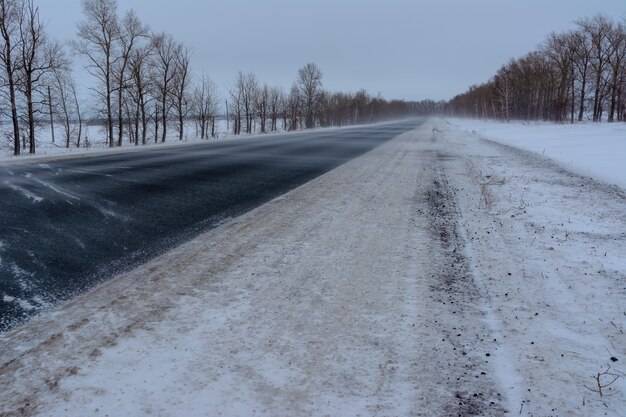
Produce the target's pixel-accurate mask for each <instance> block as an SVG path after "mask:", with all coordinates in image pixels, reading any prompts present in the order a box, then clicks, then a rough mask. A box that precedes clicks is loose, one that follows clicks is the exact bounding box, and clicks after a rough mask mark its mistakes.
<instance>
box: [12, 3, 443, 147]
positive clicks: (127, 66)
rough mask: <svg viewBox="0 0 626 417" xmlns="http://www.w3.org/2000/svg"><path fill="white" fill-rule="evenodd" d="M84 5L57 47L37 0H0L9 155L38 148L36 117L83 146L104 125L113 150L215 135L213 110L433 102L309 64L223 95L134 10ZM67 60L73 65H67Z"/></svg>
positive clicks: (411, 110)
mask: <svg viewBox="0 0 626 417" xmlns="http://www.w3.org/2000/svg"><path fill="white" fill-rule="evenodd" d="M81 7H82V20H81V21H80V22H78V24H77V27H76V37H75V39H74V40H72V41H71V42H69V43H68V44H61V43H59V42H57V41H55V40H54V39H51V38H50V37H49V36H48V35H47V33H46V27H45V24H43V23H42V22H43V21H45V16H40V13H39V9H38V7H37V5H36V2H35V1H34V0H0V31H1V34H2V40H1V42H2V47H1V50H0V61H1V64H0V65H1V73H0V117H1V118H2V121H3V125H5V129H3V134H4V137H3V138H2V141H3V143H2V145H3V146H5V147H9V148H10V149H11V150H12V152H13V154H15V155H19V154H21V153H23V152H28V153H35V152H36V147H37V142H38V138H37V137H36V135H37V129H36V127H37V125H42V124H45V126H50V127H51V134H52V141H53V142H54V141H55V140H56V143H57V144H58V145H57V146H65V147H70V146H76V147H80V146H83V145H84V146H87V145H89V144H88V143H85V142H86V141H88V139H87V138H85V134H84V132H85V129H84V127H85V124H86V123H90V124H99V125H104V126H106V129H105V131H106V140H107V143H108V146H110V147H114V146H121V145H122V144H124V143H131V144H135V145H141V144H144V145H145V144H148V143H153V142H165V141H166V138H167V137H168V133H171V132H170V131H173V132H176V134H177V137H178V138H179V139H181V140H182V139H183V137H184V135H185V134H187V133H190V132H185V129H191V130H193V132H191V133H192V134H194V135H197V136H198V137H200V138H203V139H208V138H214V137H216V135H217V130H216V119H217V118H218V117H219V118H227V119H228V126H229V130H230V131H231V132H232V134H242V133H246V134H251V133H255V132H258V133H266V132H271V131H276V130H279V129H280V130H296V129H304V128H313V127H326V126H343V125H349V124H362V123H370V122H377V121H381V120H385V119H388V118H391V117H401V116H409V115H414V114H417V113H418V112H424V111H429V112H430V111H433V109H434V103H433V102H430V101H424V102H420V103H416V102H405V101H402V100H391V101H388V100H386V99H383V98H382V97H380V96H372V95H370V94H368V93H367V91H365V90H360V91H358V92H356V93H347V92H331V91H326V90H325V89H324V88H323V83H322V80H323V75H322V71H321V70H320V68H318V67H317V65H315V64H313V63H309V64H306V65H304V66H303V67H302V68H301V69H300V70H299V71H298V73H297V74H295V76H296V78H295V80H294V82H293V86H292V87H291V89H290V90H289V91H284V90H283V89H281V88H279V87H275V86H269V85H267V84H266V83H263V82H262V81H260V80H258V79H257V77H256V76H255V75H254V74H253V73H244V72H239V73H238V74H236V75H235V76H234V78H233V80H231V81H230V82H229V81H225V80H221V81H220V83H222V82H224V83H225V84H226V85H228V86H229V87H228V92H227V94H224V95H225V97H223V96H222V95H221V94H220V93H219V89H218V87H217V84H216V82H215V81H214V80H212V79H211V78H210V77H209V76H207V73H209V72H210V68H209V69H200V70H199V71H197V70H195V69H193V68H191V58H192V54H193V51H192V50H191V49H190V48H188V47H187V46H186V45H185V44H184V42H181V41H179V40H177V39H176V38H175V37H174V36H173V35H171V34H169V33H165V32H154V31H153V30H151V29H150V28H149V27H148V26H147V25H146V24H144V23H143V22H142V21H141V18H140V17H139V16H138V15H137V14H136V13H135V12H134V11H133V10H127V11H122V10H119V8H118V4H117V1H116V0H83V1H82V4H81ZM74 57H79V58H80V59H79V60H78V61H77V62H80V64H78V65H72V60H73V59H74ZM74 71H76V72H77V71H86V72H87V73H88V74H89V76H90V78H91V80H92V83H91V87H90V88H89V91H79V89H78V88H77V83H76V74H75V72H74ZM5 131H6V132H5ZM55 132H56V134H55ZM47 137H48V135H47ZM170 137H171V136H170Z"/></svg>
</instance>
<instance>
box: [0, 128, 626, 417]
mask: <svg viewBox="0 0 626 417" xmlns="http://www.w3.org/2000/svg"><path fill="white" fill-rule="evenodd" d="M433 125H436V126H438V127H439V128H440V129H442V130H443V134H438V135H437V137H436V138H435V137H433V136H432V134H431V130H430V129H431V128H432V127H433ZM625 231H626V197H625V195H624V193H623V191H621V190H620V189H618V188H611V187H609V186H604V185H600V184H598V183H594V182H593V181H591V180H589V179H585V178H583V177H579V176H576V175H574V174H570V173H568V172H566V171H564V170H562V169H560V168H559V167H558V166H556V165H554V164H552V163H550V162H549V161H546V160H543V159H539V158H536V157H534V156H532V155H530V154H527V153H524V152H522V151H518V150H515V149H512V148H508V147H505V146H502V145H498V144H494V143H491V142H486V141H482V140H481V139H480V138H478V137H476V136H474V135H470V134H466V133H463V132H461V131H460V130H457V129H455V128H453V127H451V126H449V125H445V124H444V123H443V122H440V121H437V120H433V121H431V122H429V123H427V124H425V125H424V126H423V127H420V128H418V129H417V130H415V131H412V132H409V133H406V134H403V135H401V136H399V137H397V138H395V139H393V140H391V141H390V142H387V143H386V144H384V145H382V146H380V147H378V148H376V149H375V150H373V151H371V152H369V153H367V154H365V155H364V156H362V157H360V158H358V159H355V160H353V161H351V162H348V163H346V164H345V165H342V166H341V167H339V168H337V169H335V170H333V171H331V172H329V173H327V174H325V175H323V176H321V177H319V178H317V179H315V180H313V181H311V182H309V183H307V184H305V185H303V186H301V187H299V188H297V189H296V190H294V191H292V192H290V193H288V194H286V195H284V196H283V197H280V198H278V199H275V200H273V201H272V202H270V203H268V204H266V205H264V206H261V207H260V208H258V209H255V210H253V211H251V212H249V213H247V214H245V215H243V216H241V217H238V218H236V219H234V220H233V221H231V222H230V223H228V224H225V225H223V226H220V227H218V228H217V229H214V230H212V231H210V232H208V233H206V234H204V235H202V236H199V237H198V238H196V239H194V240H192V241H190V242H188V243H186V244H184V245H182V246H180V247H178V248H177V249H175V250H173V251H171V252H169V253H167V254H166V255H164V256H161V257H159V258H157V259H155V260H153V261H151V262H149V263H148V264H146V265H144V266H142V267H140V268H138V269H136V270H134V271H132V272H130V273H128V274H125V275H123V276H120V277H118V278H116V279H114V280H113V281H111V282H108V283H106V284H104V285H102V286H100V287H98V288H96V289H95V290H93V291H91V292H89V293H88V294H85V295H82V296H80V297H78V298H77V299H75V300H73V301H71V302H70V303H68V304H66V305H64V306H62V307H60V308H58V309H56V310H55V311H53V312H49V313H47V314H45V315H43V316H41V317H39V318H37V319H35V320H33V321H32V322H30V323H28V324H27V325H25V326H22V327H20V328H18V329H16V330H14V331H12V332H9V333H7V334H5V335H2V336H0V385H1V386H2V387H3V390H2V391H0V416H14V415H40V416H88V415H89V416H91V415H94V416H106V415H108V416H144V415H145V416H148V415H150V416H218V415H222V416H254V415H259V416H410V415H415V416H419V415H422V416H437V415H441V416H448V415H451V416H469V415H483V416H490V415H493V416H501V415H507V414H508V415H525V416H596V415H597V416H600V415H608V416H622V417H623V416H624V415H626V382H625V381H626V375H625V374H624V373H623V372H625V371H626V368H625V367H624V365H623V364H624V362H626V335H624V329H625V328H626V311H625V310H626V273H625V270H626V265H625V262H624V260H623V254H624V253H626V236H625ZM611 358H613V359H617V361H613V360H612V359H611ZM608 365H610V369H609V370H608V373H610V374H612V375H617V379H616V381H615V382H613V383H611V384H609V385H607V386H606V387H604V388H603V396H602V397H601V396H600V395H599V393H598V392H594V390H597V388H598V385H597V383H596V381H595V380H594V378H593V376H594V375H596V374H597V373H598V372H602V371H604V370H606V369H607V366H608ZM613 378H614V377H612V376H610V375H600V376H599V379H600V383H601V385H602V384H607V383H608V382H610V381H611V380H612V379H613Z"/></svg>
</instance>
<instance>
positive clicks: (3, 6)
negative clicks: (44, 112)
mask: <svg viewBox="0 0 626 417" xmlns="http://www.w3.org/2000/svg"><path fill="white" fill-rule="evenodd" d="M19 6H20V5H19V2H18V1H17V0H0V33H1V34H2V41H3V42H2V50H1V51H0V60H1V61H2V67H3V70H4V73H5V74H6V81H7V87H8V89H9V104H10V106H11V122H12V124H13V154H14V155H19V154H20V150H21V147H20V127H19V119H18V115H17V98H16V90H17V86H16V81H17V80H16V77H17V76H18V74H17V72H18V69H19V67H18V63H17V61H16V58H15V54H16V52H17V50H16V48H17V45H18V39H17V36H18V32H19V18H18V16H19V14H20V11H21V10H20V7H19Z"/></svg>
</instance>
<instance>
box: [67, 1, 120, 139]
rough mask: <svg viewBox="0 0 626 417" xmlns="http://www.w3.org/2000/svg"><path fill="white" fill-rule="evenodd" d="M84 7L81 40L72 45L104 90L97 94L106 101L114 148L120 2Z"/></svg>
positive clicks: (110, 136)
mask: <svg viewBox="0 0 626 417" xmlns="http://www.w3.org/2000/svg"><path fill="white" fill-rule="evenodd" d="M82 7H83V18H84V20H83V21H82V22H80V23H79V24H78V38H79V40H78V41H75V42H73V46H74V49H75V50H76V52H78V53H79V54H81V55H82V56H84V57H85V58H86V59H87V67H86V69H87V71H88V72H89V73H90V74H91V75H93V76H94V77H95V78H96V79H97V80H98V81H99V83H100V84H101V86H100V87H101V88H103V89H104V91H103V90H100V89H96V90H95V92H96V95H97V96H98V97H99V98H102V99H104V102H105V113H106V118H107V134H108V138H109V146H110V147H113V146H114V145H115V142H114V140H113V108H112V95H113V90H114V81H113V78H114V72H113V67H114V66H115V65H116V63H117V60H118V59H119V57H118V56H117V53H116V51H115V45H116V43H117V41H118V38H119V36H120V30H119V25H118V20H117V0H82Z"/></svg>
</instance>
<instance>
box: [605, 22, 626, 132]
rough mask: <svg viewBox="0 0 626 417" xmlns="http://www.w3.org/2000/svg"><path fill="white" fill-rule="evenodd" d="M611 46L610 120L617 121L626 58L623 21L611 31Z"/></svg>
mask: <svg viewBox="0 0 626 417" xmlns="http://www.w3.org/2000/svg"><path fill="white" fill-rule="evenodd" d="M609 47H610V48H611V49H612V53H611V54H610V56H609V67H610V72H611V82H610V95H611V101H610V107H609V118H608V121H609V122H613V121H615V112H616V111H617V107H618V103H619V97H620V96H621V94H622V91H621V90H622V88H623V79H622V74H623V70H624V62H625V58H626V57H625V55H626V30H625V29H624V25H623V24H622V23H617V24H616V25H615V26H613V28H612V29H611V31H610V32H609Z"/></svg>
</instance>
